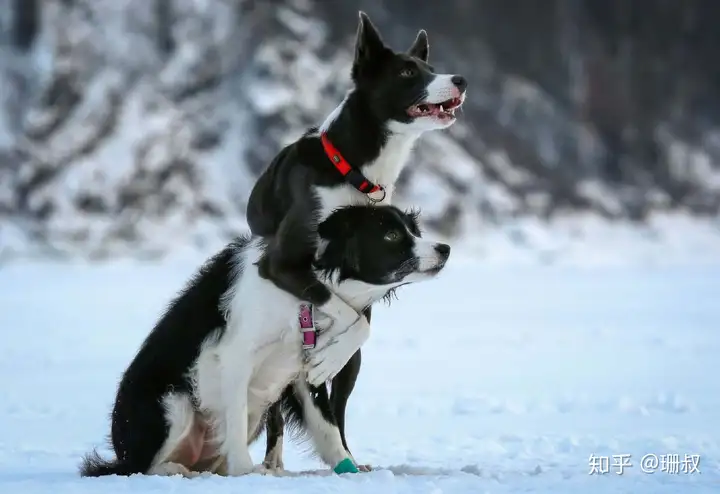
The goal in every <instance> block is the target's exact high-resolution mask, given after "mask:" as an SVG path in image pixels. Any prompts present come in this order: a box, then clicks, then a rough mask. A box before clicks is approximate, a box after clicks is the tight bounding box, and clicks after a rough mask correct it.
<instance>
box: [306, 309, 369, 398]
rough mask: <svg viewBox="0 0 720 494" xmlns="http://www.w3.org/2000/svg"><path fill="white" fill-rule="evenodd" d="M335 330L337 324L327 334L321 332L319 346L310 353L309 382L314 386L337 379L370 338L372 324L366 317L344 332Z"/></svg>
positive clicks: (362, 316)
mask: <svg viewBox="0 0 720 494" xmlns="http://www.w3.org/2000/svg"><path fill="white" fill-rule="evenodd" d="M335 328H336V324H334V325H333V326H332V328H331V329H330V330H329V331H328V332H327V334H326V333H324V332H321V333H320V334H319V336H318V345H316V346H315V348H313V349H310V350H309V351H308V355H307V380H308V382H309V383H310V384H311V385H313V386H320V385H321V384H323V383H324V382H326V381H328V380H330V379H332V378H333V377H335V375H336V374H337V373H338V372H340V371H341V370H342V368H343V367H345V364H347V363H348V361H349V360H350V358H351V357H352V356H353V355H354V354H355V352H357V351H358V350H359V349H360V347H361V346H362V345H363V344H364V343H365V342H366V341H367V340H368V338H369V337H370V323H369V322H368V320H367V318H366V317H365V316H364V315H361V316H360V318H359V319H358V320H357V321H356V322H355V323H353V324H351V325H350V327H348V328H347V329H346V330H344V331H338V330H335V331H333V329H335ZM321 340H322V341H321Z"/></svg>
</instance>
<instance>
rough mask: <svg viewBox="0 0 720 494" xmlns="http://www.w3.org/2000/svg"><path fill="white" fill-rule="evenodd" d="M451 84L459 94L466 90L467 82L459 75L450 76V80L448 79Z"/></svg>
mask: <svg viewBox="0 0 720 494" xmlns="http://www.w3.org/2000/svg"><path fill="white" fill-rule="evenodd" d="M450 81H452V83H453V84H455V87H456V88H458V89H459V90H460V92H463V91H465V89H467V80H466V79H465V78H464V77H463V76H461V75H454V76H452V79H450Z"/></svg>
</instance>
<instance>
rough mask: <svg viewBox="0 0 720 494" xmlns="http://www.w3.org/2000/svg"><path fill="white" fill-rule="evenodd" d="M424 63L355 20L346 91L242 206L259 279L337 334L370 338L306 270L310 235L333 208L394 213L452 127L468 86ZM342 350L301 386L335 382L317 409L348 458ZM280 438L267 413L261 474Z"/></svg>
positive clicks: (278, 423) (348, 384)
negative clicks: (331, 324) (369, 207)
mask: <svg viewBox="0 0 720 494" xmlns="http://www.w3.org/2000/svg"><path fill="white" fill-rule="evenodd" d="M428 56H429V44H428V37H427V33H426V32H425V31H424V30H420V31H419V32H418V34H417V36H416V38H415V41H414V42H413V43H412V45H411V46H410V48H409V49H408V50H407V51H403V52H396V51H394V50H393V49H391V48H390V47H389V46H387V45H386V44H385V43H384V41H383V40H382V37H381V36H380V33H379V32H378V30H377V29H376V28H375V26H373V24H372V22H371V21H370V19H369V18H368V16H367V15H365V14H364V13H363V12H360V15H359V25H358V30H357V36H356V42H355V56H354V60H353V64H352V69H351V79H352V88H351V90H350V91H349V92H348V94H347V96H346V97H345V99H344V100H343V101H342V103H340V105H339V106H338V107H337V108H336V109H335V110H334V111H333V112H331V113H330V115H329V116H328V117H327V118H326V119H325V121H324V122H323V123H322V125H320V127H319V128H311V129H309V130H308V131H307V132H306V133H305V135H303V136H302V137H300V138H299V139H298V140H297V141H295V142H293V143H291V144H289V145H288V146H286V147H285V148H283V149H282V150H281V151H280V153H278V155H277V156H276V157H275V159H274V160H273V161H272V162H271V163H270V165H269V166H268V167H267V168H266V169H265V170H264V171H263V173H262V174H261V175H260V177H259V178H258V180H257V183H256V184H255V186H254V187H253V190H252V192H251V194H250V198H249V200H248V206H247V221H248V225H249V226H250V229H251V231H252V233H253V234H255V235H259V236H262V237H265V238H267V239H268V248H267V249H266V252H265V255H264V256H263V258H262V260H261V262H260V275H261V276H262V277H263V278H265V279H268V280H271V281H272V282H273V283H274V284H275V285H276V286H278V287H280V288H281V289H283V290H285V291H287V292H289V293H291V294H293V295H295V296H296V297H297V298H300V299H303V300H306V301H308V302H311V303H312V304H314V305H315V306H316V307H318V308H320V310H322V311H323V312H325V313H327V314H329V315H331V317H332V318H333V319H334V320H335V321H336V323H337V324H339V325H341V326H350V325H353V324H354V325H355V327H354V328H353V329H352V330H353V331H357V332H359V333H363V332H367V331H368V329H367V326H368V325H369V322H370V315H371V314H370V310H369V309H368V310H367V311H365V312H364V314H362V315H360V316H358V314H357V313H356V312H355V311H353V310H352V308H350V307H348V306H347V304H345V303H344V302H343V300H342V299H341V298H340V297H337V296H336V295H335V294H333V293H332V291H331V290H328V287H327V286H326V285H325V284H324V283H322V282H320V281H319V280H318V279H317V278H316V277H315V275H314V272H313V270H312V269H311V264H312V263H311V260H312V256H313V254H314V252H315V248H316V241H317V240H316V239H317V235H316V227H317V224H318V223H319V222H321V221H322V220H324V219H325V218H326V217H327V215H328V214H329V213H330V212H331V211H333V210H334V209H335V208H336V207H340V206H345V205H351V204H363V205H365V204H372V203H375V202H377V203H379V204H391V202H392V197H393V193H394V189H395V182H396V181H397V179H398V177H399V176H400V172H401V171H402V169H403V168H404V166H405V165H406V162H407V161H408V158H409V156H410V152H411V150H412V147H413V145H414V144H415V142H417V140H418V139H419V138H420V136H421V135H422V134H423V133H425V132H428V131H433V130H437V129H445V128H448V127H450V126H451V125H452V124H453V123H454V122H455V121H456V118H455V111H456V110H457V109H458V108H460V107H461V105H462V104H463V102H464V100H465V96H466V88H467V81H466V80H465V78H464V77H462V76H461V75H458V74H440V73H436V72H435V70H434V68H433V67H432V66H431V65H430V64H429V63H428ZM321 338H322V336H321ZM343 349H347V351H350V350H351V349H350V347H345V348H341V347H340V346H336V347H332V348H331V349H330V350H329V351H330V352H331V353H333V355H332V359H331V360H332V361H334V362H336V368H335V369H330V368H328V369H326V371H323V372H320V371H317V370H314V369H309V372H308V382H309V383H310V384H311V386H313V387H320V386H321V385H323V384H324V383H325V381H326V380H328V379H330V378H332V396H331V398H332V399H331V400H330V402H327V400H325V398H324V394H319V395H317V399H318V400H319V401H318V405H319V406H321V407H322V408H326V409H328V410H330V411H331V413H332V415H333V417H334V420H335V421H336V422H337V423H338V426H339V427H340V432H341V435H342V437H343V443H344V444H345V446H346V448H347V443H346V441H345V431H344V424H345V407H346V404H347V401H348V398H349V396H350V393H351V392H352V390H353V388H354V386H355V381H356V378H357V376H358V373H359V371H360V352H359V351H353V352H352V353H344V352H341V350H343ZM329 361H330V359H328V360H326V363H328V362H329ZM323 400H325V402H323V403H321V401H323ZM282 431H283V422H282V417H281V415H280V410H279V407H274V408H273V409H272V410H271V411H270V413H269V415H268V444H267V453H266V460H265V463H266V465H267V466H268V467H271V468H282Z"/></svg>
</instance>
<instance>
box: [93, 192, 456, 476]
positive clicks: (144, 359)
mask: <svg viewBox="0 0 720 494" xmlns="http://www.w3.org/2000/svg"><path fill="white" fill-rule="evenodd" d="M408 222H409V223H408ZM407 225H412V226H410V227H409V228H406V226H407ZM414 228H417V225H416V224H415V219H414V218H413V216H412V215H406V214H403V213H402V212H401V211H400V210H398V209H397V208H394V207H391V206H383V207H366V206H353V207H348V208H342V209H340V210H338V211H336V212H334V213H333V214H331V215H330V216H329V217H328V219H327V220H326V221H325V222H323V223H321V224H320V225H319V232H320V234H321V237H322V238H323V239H324V240H326V241H327V247H326V248H325V249H324V251H323V252H322V253H321V255H320V256H319V258H318V260H317V262H315V263H314V264H315V266H316V268H317V269H319V270H320V271H321V274H322V276H323V277H324V276H329V275H331V274H337V275H338V276H339V277H340V278H342V279H348V278H354V279H358V280H361V281H365V282H367V283H372V284H385V283H387V282H388V281H390V280H394V279H395V278H394V273H396V272H398V270H399V269H400V267H401V266H402V265H404V264H407V263H408V260H410V259H411V258H412V257H413V256H414V253H413V248H414V242H413V238H412V236H411V235H409V234H408V233H407V231H408V229H409V230H410V231H413V229H414ZM394 234H398V235H394ZM249 241H250V237H242V238H239V239H237V240H235V241H234V242H232V243H230V244H229V245H228V246H227V247H226V248H225V249H223V250H222V251H221V252H219V253H218V254H216V255H215V256H213V257H212V258H210V259H209V260H208V261H207V262H206V263H205V264H204V265H203V266H202V267H201V269H200V270H199V272H198V273H197V274H196V275H195V276H193V277H192V279H191V280H190V281H189V283H188V284H187V285H186V287H185V288H184V290H182V291H181V292H180V294H179V295H178V296H177V297H176V298H175V299H174V300H173V301H172V302H171V303H170V305H169V307H168V309H167V310H166V311H165V313H164V314H163V316H162V317H161V318H160V320H159V321H158V322H157V324H156V325H155V327H154V328H153V330H152V331H151V332H150V334H149V335H148V337H147V338H146V339H145V341H144V342H143V344H142V345H141V347H140V350H139V351H138V353H137V354H136V355H135V357H134V359H133V360H132V362H131V363H130V365H129V367H128V368H127V370H126V371H125V372H124V374H123V376H122V379H121V381H120V385H119V386H118V390H117V396H116V400H115V404H114V407H113V412H112V418H111V421H112V426H111V436H110V440H111V444H112V447H113V449H114V452H115V457H116V459H115V460H110V461H108V460H104V459H102V458H101V457H100V456H99V455H98V454H97V453H96V452H95V451H93V452H91V453H90V454H88V455H87V456H85V458H84V459H83V463H82V465H81V467H80V474H81V475H82V476H84V477H98V476H103V475H112V474H116V475H131V474H134V473H147V472H148V470H149V469H150V467H151V463H152V461H153V459H154V458H155V455H156V454H157V452H158V451H159V450H160V448H161V447H162V445H163V443H164V442H165V439H166V438H167V435H168V432H169V425H168V424H167V422H166V419H165V410H164V408H163V405H162V400H163V397H164V396H165V395H166V394H167V393H169V392H173V393H185V394H187V395H188V396H192V395H193V389H192V384H191V382H190V381H189V380H188V379H189V378H188V374H189V371H190V369H191V368H192V366H193V365H194V363H195V361H196V360H197V358H198V356H199V354H200V349H201V347H202V344H203V343H204V342H205V341H206V340H207V339H208V338H221V337H222V335H223V334H224V331H225V324H226V321H225V316H224V314H223V312H222V309H221V307H222V302H223V297H224V295H225V293H226V292H228V289H229V288H230V287H231V285H232V284H233V283H234V282H235V279H236V277H240V276H243V273H244V271H245V268H246V267H245V266H242V265H241V263H240V260H241V256H240V254H241V252H242V251H243V249H245V248H246V247H247V246H248V243H249ZM438 245H442V244H438ZM357 363H358V369H359V360H357ZM346 369H348V370H347V372H350V373H352V372H353V370H352V369H353V367H352V365H350V364H348V366H346ZM343 372H346V370H345V369H343ZM353 383H354V379H353ZM290 389H291V388H290V387H289V388H288V389H287V390H286V391H285V392H284V394H283V395H282V397H281V402H282V405H283V406H284V407H285V410H286V412H288V420H289V421H290V422H291V423H293V424H297V425H299V426H300V428H302V424H303V410H302V406H301V405H300V401H299V400H298V399H297V397H295V396H294V395H293V394H292V391H290ZM312 391H313V394H314V396H315V397H316V399H315V401H316V406H318V408H319V409H320V411H321V413H322V415H323V416H324V417H325V419H326V420H327V421H329V422H331V423H337V424H338V426H339V427H340V428H341V431H342V430H343V428H344V402H343V403H342V404H341V405H338V404H336V403H334V402H332V404H331V400H330V399H329V397H328V395H327V389H326V388H324V387H321V388H316V389H314V390H312ZM347 393H348V394H349V391H347ZM345 401H346V400H345ZM195 406H196V410H197V411H199V410H198V409H197V406H198V405H197V404H195ZM336 410H341V411H342V412H343V413H342V414H341V415H342V416H341V417H340V418H336ZM277 419H278V415H273V413H271V414H270V415H269V417H268V419H267V420H268V421H269V422H270V423H271V427H273V430H275V429H276V428H278V427H280V431H282V417H280V418H279V420H280V421H279V422H277ZM256 432H257V433H258V434H259V432H260V431H256ZM255 437H257V435H255V436H254V437H253V438H251V440H252V439H254V438H255ZM343 443H344V439H343ZM186 466H187V465H186Z"/></svg>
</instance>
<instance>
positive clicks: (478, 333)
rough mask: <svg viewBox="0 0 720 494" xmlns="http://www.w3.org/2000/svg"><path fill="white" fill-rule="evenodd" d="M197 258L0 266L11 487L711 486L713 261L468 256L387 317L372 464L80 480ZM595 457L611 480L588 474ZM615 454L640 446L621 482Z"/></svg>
mask: <svg viewBox="0 0 720 494" xmlns="http://www.w3.org/2000/svg"><path fill="white" fill-rule="evenodd" d="M194 269H195V264H194V263H192V262H187V261H182V262H181V261H174V262H164V263H162V264H160V265H154V264H147V265H142V264H132V263H119V262H118V263H114V264H110V265H105V266H101V267H92V268H89V267H84V266H82V265H55V264H28V265H17V266H15V265H13V266H8V267H2V268H0V492H2V493H8V494H10V493H21V492H22V493H26V494H34V493H38V494H40V493H42V494H46V493H53V494H69V493H72V494H75V493H92V494H96V493H104V494H110V493H114V492H128V493H129V492H133V493H144V492H176V493H191V492H197V493H203V494H208V493H217V494H222V493H250V492H261V493H263V494H272V493H291V492H294V493H308V494H309V493H320V492H333V493H335V492H346V493H348V494H352V493H361V494H365V493H371V494H391V493H412V494H422V493H432V494H440V493H458V494H466V493H467V494H481V493H505V492H508V493H518V492H543V493H550V492H553V493H564V492H568V493H570V492H572V493H586V494H592V493H608V494H619V493H624V492H627V493H633V494H645V493H647V494H662V493H672V494H677V493H684V492H694V493H699V492H718V488H719V487H720V427H719V426H718V420H719V419H720V381H719V380H718V379H717V375H718V370H720V363H718V361H717V360H716V359H717V355H718V353H720V331H718V329H719V320H720V264H716V265H714V266H712V265H711V266H708V265H705V266H703V267H682V266H665V267H642V268H640V267H634V268H633V267H598V266H595V267H592V268H582V267H572V266H566V267H533V266H523V267H512V266H504V267H500V266H497V265H494V266H486V265H481V264H478V263H472V262H469V261H468V262H466V261H462V260H461V259H460V258H459V257H457V258H451V262H450V264H449V266H448V268H447V272H446V273H444V274H443V275H442V276H441V277H440V278H439V279H438V280H436V281H433V282H429V283H426V284H424V285H416V286H412V287H407V288H405V289H404V291H402V292H401V293H399V296H400V299H399V300H398V301H396V302H394V304H393V305H392V306H391V307H384V306H383V307H379V308H378V310H377V311H376V312H375V314H374V318H373V330H374V332H373V335H372V337H371V340H370V342H369V343H368V344H367V346H366V347H365V353H364V357H363V360H364V362H363V370H362V373H361V376H360V380H359V383H358V386H357V388H356V391H355V393H354V394H353V396H352V398H351V402H350V407H349V418H348V420H349V425H348V428H349V432H348V434H349V440H350V444H351V447H353V451H354V454H355V456H356V457H357V459H358V460H359V461H361V462H364V463H371V464H373V465H374V466H375V467H376V471H374V472H372V473H367V474H358V475H345V476H341V477H340V476H335V475H327V473H326V471H324V470H322V465H321V464H320V463H319V462H318V461H316V460H314V459H313V458H312V457H310V456H308V454H307V453H306V452H305V450H304V449H303V446H295V445H288V446H287V447H286V458H285V460H286V461H285V465H286V468H287V469H288V470H289V471H291V472H294V474H293V475H288V476H285V477H281V478H278V477H263V476H249V477H244V478H221V477H210V478H200V479H193V480H186V479H183V478H161V477H142V476H135V477H132V478H129V479H128V478H104V479H80V478H79V477H78V475H77V472H76V467H77V465H78V462H79V459H80V456H81V455H82V454H83V453H84V452H86V451H88V450H89V449H90V448H92V447H93V446H96V445H100V444H102V441H103V438H104V437H105V435H106V434H107V433H108V431H109V422H108V414H109V410H110V406H111V402H112V399H113V393H114V390H115V385H116V382H117V379H118V377H119V374H120V373H121V372H122V370H123V368H124V366H125V365H126V364H127V363H128V362H129V360H130V358H131V357H132V355H133V353H134V352H135V351H136V349H137V347H138V344H139V343H140V342H141V340H142V339H143V337H144V336H145V334H146V332H147V331H148V330H149V329H150V327H151V325H152V323H153V321H154V318H155V317H156V316H157V315H158V313H159V312H160V311H161V310H162V309H163V307H164V305H165V304H166V303H167V301H168V299H169V298H170V297H171V295H172V294H173V293H174V292H175V291H176V290H177V289H179V288H180V286H181V285H182V283H183V282H184V281H185V279H186V277H187V276H188V275H189V274H190V273H191V272H192V271H193V270H194ZM713 362H716V363H715V364H713ZM305 447H306V446H305ZM263 448H264V438H261V439H260V440H259V441H258V443H256V444H255V445H254V447H253V452H254V457H255V458H256V461H258V462H260V461H261V459H262V451H263ZM592 455H595V456H596V457H598V458H601V457H607V458H608V463H609V465H608V466H609V471H608V473H605V474H602V475H600V474H593V475H591V474H590V470H591V461H590V458H591V456H592ZM613 455H631V456H630V457H629V458H628V459H627V460H626V462H629V463H630V465H631V466H627V467H625V469H624V470H625V471H624V473H623V474H622V475H618V474H617V473H616V472H617V467H616V466H614V464H615V463H619V462H620V458H618V459H613ZM644 455H650V456H647V457H646V458H650V460H647V459H646V460H645V461H646V462H648V461H649V462H650V463H649V464H646V465H645V469H646V470H648V469H651V470H654V473H643V471H642V468H641V466H640V462H641V459H642V458H643V456H644ZM652 455H656V456H652ZM673 455H678V457H677V462H676V461H675V460H676V458H675V457H674V456H673ZM686 455H688V456H687V459H688V461H687V462H686V461H685V459H686ZM693 455H699V456H698V457H697V458H694V457H693ZM626 458H627V457H626ZM698 458H699V464H698V465H697V467H698V468H699V473H698V472H694V473H688V472H687V470H689V469H692V468H693V467H694V465H693V460H694V459H698ZM653 459H655V460H657V463H658V465H656V466H653ZM598 461H601V460H598ZM660 463H664V464H663V465H660ZM663 467H665V468H664V470H666V471H662V470H663ZM675 469H677V470H678V471H679V473H672V471H673V470H675ZM305 470H311V471H313V472H311V473H307V474H303V475H299V473H300V472H302V471H305ZM667 470H670V471H667Z"/></svg>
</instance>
